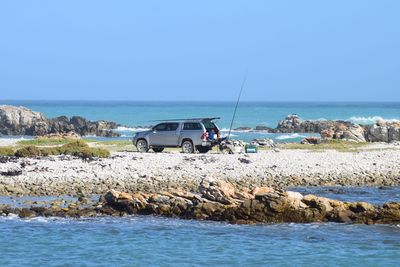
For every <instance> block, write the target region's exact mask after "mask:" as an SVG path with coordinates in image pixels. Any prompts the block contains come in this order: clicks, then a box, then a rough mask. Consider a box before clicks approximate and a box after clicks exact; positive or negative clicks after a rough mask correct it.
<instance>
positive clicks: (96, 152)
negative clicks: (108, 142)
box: [71, 147, 110, 159]
mask: <svg viewBox="0 0 400 267" xmlns="http://www.w3.org/2000/svg"><path fill="white" fill-rule="evenodd" d="M71 155H73V156H76V157H80V158H84V159H87V158H93V157H97V158H108V157H109V156H110V152H109V151H108V150H105V149H102V148H89V147H87V148H82V149H80V150H77V151H74V152H73V153H72V154H71Z"/></svg>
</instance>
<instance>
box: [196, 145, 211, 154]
mask: <svg viewBox="0 0 400 267" xmlns="http://www.w3.org/2000/svg"><path fill="white" fill-rule="evenodd" d="M210 150H211V149H210V148H209V147H207V146H198V147H197V151H199V152H200V153H203V154H204V153H207V152H208V151H210Z"/></svg>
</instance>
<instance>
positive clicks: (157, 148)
mask: <svg viewBox="0 0 400 267" xmlns="http://www.w3.org/2000/svg"><path fill="white" fill-rule="evenodd" d="M152 149H153V151H154V152H156V153H160V152H163V150H164V148H163V147H153V148H152Z"/></svg>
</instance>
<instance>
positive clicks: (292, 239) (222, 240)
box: [0, 217, 400, 266]
mask: <svg viewBox="0 0 400 267" xmlns="http://www.w3.org/2000/svg"><path fill="white" fill-rule="evenodd" d="M0 220H1V221H0V251H1V257H0V265H1V266H275V265H276V266H299V265H301V266H321V265H323V266H338V265H341V266H398V263H399V261H400V228H399V227H398V226H388V225H374V226H367V225H337V224H304V225H303V224H278V225H252V226H248V225H246V226H239V225H229V224H225V223H214V222H194V221H184V220H176V219H163V218H154V217H128V218H120V219H113V218H102V219H86V220H69V219H43V218H37V219H31V220H27V221H22V220H19V219H10V218H7V219H0Z"/></svg>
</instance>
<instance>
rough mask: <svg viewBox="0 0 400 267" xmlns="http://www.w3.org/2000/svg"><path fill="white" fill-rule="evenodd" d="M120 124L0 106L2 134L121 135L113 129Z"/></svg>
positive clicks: (0, 129) (0, 128) (0, 132)
mask: <svg viewBox="0 0 400 267" xmlns="http://www.w3.org/2000/svg"><path fill="white" fill-rule="evenodd" d="M118 126H119V125H118V124H117V123H115V122H108V121H90V120H87V119H85V118H82V117H79V116H73V117H71V118H68V117H66V116H61V117H57V118H52V119H49V118H46V117H45V116H44V115H43V114H42V113H40V112H36V111H32V110H30V109H28V108H26V107H16V106H7V105H3V106H0V134H3V135H30V136H41V135H47V134H59V133H60V134H62V133H70V132H75V133H77V134H79V135H81V136H86V135H95V136H105V137H112V136H119V134H118V133H115V132H113V131H112V129H116V128H117V127H118Z"/></svg>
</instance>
